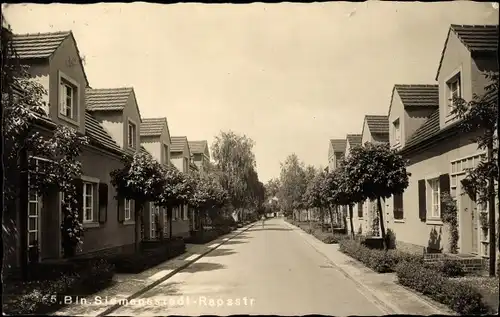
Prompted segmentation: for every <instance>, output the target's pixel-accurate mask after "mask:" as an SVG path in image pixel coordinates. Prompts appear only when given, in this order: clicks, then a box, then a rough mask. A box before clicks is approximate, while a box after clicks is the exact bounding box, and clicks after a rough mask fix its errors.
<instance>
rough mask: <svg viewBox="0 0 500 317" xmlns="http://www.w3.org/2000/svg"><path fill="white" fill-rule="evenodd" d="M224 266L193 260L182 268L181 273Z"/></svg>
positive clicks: (210, 269) (217, 268) (219, 268)
mask: <svg viewBox="0 0 500 317" xmlns="http://www.w3.org/2000/svg"><path fill="white" fill-rule="evenodd" d="M224 268H225V266H224V265H222V264H219V263H208V262H195V263H193V264H191V265H190V266H188V267H187V268H185V269H183V270H182V271H181V272H182V273H198V272H203V271H205V272H206V271H215V270H221V269H224Z"/></svg>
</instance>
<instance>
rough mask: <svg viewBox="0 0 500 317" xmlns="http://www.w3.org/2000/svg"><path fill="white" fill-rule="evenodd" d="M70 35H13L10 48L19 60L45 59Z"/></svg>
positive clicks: (59, 33)
mask: <svg viewBox="0 0 500 317" xmlns="http://www.w3.org/2000/svg"><path fill="white" fill-rule="evenodd" d="M70 35H71V31H61V32H50V33H49V32H47V33H32V34H29V33H28V34H14V35H13V37H12V47H13V49H14V52H15V53H16V54H17V56H18V57H19V58H21V59H25V58H47V57H50V56H51V55H52V54H53V53H54V52H55V51H56V49H57V48H58V47H59V45H61V43H62V42H63V41H64V40H65V39H66V38H67V37H68V36H70Z"/></svg>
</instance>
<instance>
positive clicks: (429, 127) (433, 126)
mask: <svg viewBox="0 0 500 317" xmlns="http://www.w3.org/2000/svg"><path fill="white" fill-rule="evenodd" d="M439 131H440V128H439V108H438V109H436V110H435V111H434V112H432V113H431V114H430V116H429V118H428V119H427V121H425V122H424V124H422V125H421V126H420V127H419V128H418V129H417V130H415V132H414V133H413V134H412V136H411V137H410V138H409V139H408V141H406V144H405V148H409V147H411V146H414V145H416V144H419V143H421V142H423V141H425V140H427V139H429V138H431V137H432V136H434V135H436V134H438V133H439Z"/></svg>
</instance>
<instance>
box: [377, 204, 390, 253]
mask: <svg viewBox="0 0 500 317" xmlns="http://www.w3.org/2000/svg"><path fill="white" fill-rule="evenodd" d="M377 209H378V218H379V225H380V234H381V235H382V242H383V243H384V248H385V250H388V249H389V246H388V244H387V241H386V240H385V225H384V213H383V211H382V202H381V201H380V197H377Z"/></svg>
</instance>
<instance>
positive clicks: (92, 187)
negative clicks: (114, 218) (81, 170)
mask: <svg viewBox="0 0 500 317" xmlns="http://www.w3.org/2000/svg"><path fill="white" fill-rule="evenodd" d="M87 185H90V195H89V193H88V192H87ZM95 191H96V184H95V183H92V182H88V181H83V208H82V212H83V222H84V223H90V222H94V198H95V196H94V195H95ZM87 197H90V206H87V199H86V198H87ZM88 210H90V218H87V212H88Z"/></svg>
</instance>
